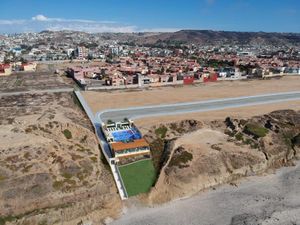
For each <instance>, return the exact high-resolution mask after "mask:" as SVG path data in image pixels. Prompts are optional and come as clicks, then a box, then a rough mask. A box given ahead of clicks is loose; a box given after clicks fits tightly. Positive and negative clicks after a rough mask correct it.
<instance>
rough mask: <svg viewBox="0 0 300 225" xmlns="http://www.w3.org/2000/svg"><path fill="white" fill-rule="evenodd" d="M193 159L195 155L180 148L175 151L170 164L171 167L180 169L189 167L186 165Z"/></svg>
mask: <svg viewBox="0 0 300 225" xmlns="http://www.w3.org/2000/svg"><path fill="white" fill-rule="evenodd" d="M192 159H193V155H192V154H191V153H189V152H187V151H184V150H183V148H181V147H179V148H178V149H176V150H175V152H174V155H173V156H172V159H171V161H170V162H169V167H172V166H178V167H179V168H184V167H187V165H186V163H187V162H189V161H191V160H192Z"/></svg>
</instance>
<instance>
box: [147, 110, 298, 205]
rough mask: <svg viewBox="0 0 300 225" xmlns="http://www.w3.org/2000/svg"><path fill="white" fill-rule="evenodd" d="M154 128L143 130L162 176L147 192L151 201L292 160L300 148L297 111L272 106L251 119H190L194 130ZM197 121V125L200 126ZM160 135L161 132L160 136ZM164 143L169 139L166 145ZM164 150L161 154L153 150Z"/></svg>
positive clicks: (279, 165) (167, 125) (191, 191)
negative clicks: (206, 120) (204, 120)
mask: <svg viewBox="0 0 300 225" xmlns="http://www.w3.org/2000/svg"><path fill="white" fill-rule="evenodd" d="M182 123H185V124H186V122H181V123H179V124H172V125H171V124H163V125H161V126H159V127H153V129H152V131H150V132H149V134H148V135H147V138H148V141H149V142H150V143H152V144H153V143H164V145H161V146H163V147H162V148H161V149H159V148H158V149H157V148H155V147H157V146H155V145H154V146H153V147H154V148H152V152H153V156H154V161H160V165H161V167H159V168H160V176H159V178H158V180H157V183H156V185H155V187H153V189H152V190H151V192H150V193H149V196H148V200H149V202H150V203H162V202H166V201H170V200H172V199H176V198H181V197H187V196H190V195H192V194H195V193H197V192H199V191H201V190H204V189H206V188H210V187H213V186H215V185H219V184H222V183H228V182H229V183H230V182H231V183H232V182H233V183H234V181H235V180H236V179H237V178H240V177H244V176H251V175H256V174H262V173H264V172H267V171H268V170H270V169H274V168H278V167H281V166H286V165H292V164H293V160H295V159H299V153H300V147H299V146H300V141H299V140H300V138H299V136H300V112H295V111H292V110H283V111H275V112H272V113H270V114H268V115H263V116H256V117H253V118H251V119H247V120H245V119H233V118H229V117H228V118H226V119H225V120H224V121H212V122H210V123H208V122H206V123H205V124H204V123H201V122H200V121H193V124H197V126H187V128H191V127H193V128H194V129H184V131H183V132H177V130H176V129H174V128H177V127H182V126H181V125H180V124H182ZM200 124H201V125H200ZM162 134H163V135H162ZM165 143H168V145H166V144H165ZM157 150H158V151H159V152H161V151H162V152H163V153H165V154H161V155H162V156H164V157H161V158H160V159H156V158H155V157H158V156H159V155H158V154H157V153H155V151H157Z"/></svg>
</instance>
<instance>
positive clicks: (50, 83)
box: [0, 72, 74, 93]
mask: <svg viewBox="0 0 300 225" xmlns="http://www.w3.org/2000/svg"><path fill="white" fill-rule="evenodd" d="M73 85H74V84H73V81H72V79H68V78H66V77H64V76H59V75H55V74H54V73H49V72H34V73H18V74H13V75H10V76H5V77H0V93H1V92H13V91H30V90H45V89H58V88H69V87H72V86H73Z"/></svg>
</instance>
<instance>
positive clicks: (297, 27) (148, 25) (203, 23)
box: [0, 0, 300, 33]
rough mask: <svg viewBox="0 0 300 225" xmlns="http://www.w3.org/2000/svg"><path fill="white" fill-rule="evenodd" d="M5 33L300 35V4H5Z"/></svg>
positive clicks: (132, 0)
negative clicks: (281, 33)
mask: <svg viewBox="0 0 300 225" xmlns="http://www.w3.org/2000/svg"><path fill="white" fill-rule="evenodd" d="M0 1H1V3H0V33H20V32H40V31H42V30H78V31H85V32H92V33H93V32H94V33H95V32H144V31H147V32H152V31H153V32H160V31H162V32H163V31H167V32H172V31H177V30H182V29H197V30H226V31H265V32H297V33H299V32H300V0H0Z"/></svg>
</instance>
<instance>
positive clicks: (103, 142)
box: [75, 91, 128, 200]
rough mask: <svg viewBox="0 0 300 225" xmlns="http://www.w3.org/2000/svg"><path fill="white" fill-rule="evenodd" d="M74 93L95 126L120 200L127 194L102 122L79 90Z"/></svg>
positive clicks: (126, 196) (125, 197)
mask: <svg viewBox="0 0 300 225" xmlns="http://www.w3.org/2000/svg"><path fill="white" fill-rule="evenodd" d="M75 94H76V96H77V98H78V100H79V101H80V103H81V105H82V107H83V108H84V111H85V112H86V114H87V116H88V117H89V119H90V121H91V122H92V124H93V126H94V128H95V133H96V135H97V138H98V140H99V144H100V147H101V150H102V152H103V155H104V156H105V158H106V160H107V162H108V163H109V166H110V169H111V171H112V175H113V177H114V180H115V182H116V185H117V188H118V191H119V194H120V197H121V199H122V200H124V199H127V198H128V194H127V191H126V188H125V185H124V183H123V180H122V177H121V174H120V171H119V169H118V167H117V166H116V165H115V164H114V163H112V161H111V159H112V155H111V151H110V147H109V145H108V143H107V141H106V139H105V137H104V135H103V133H102V132H101V123H102V122H101V121H100V119H99V118H96V117H95V116H94V114H93V112H92V110H91V108H90V107H89V105H88V104H87V102H86V101H85V99H84V97H83V96H82V94H81V93H80V91H75Z"/></svg>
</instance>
